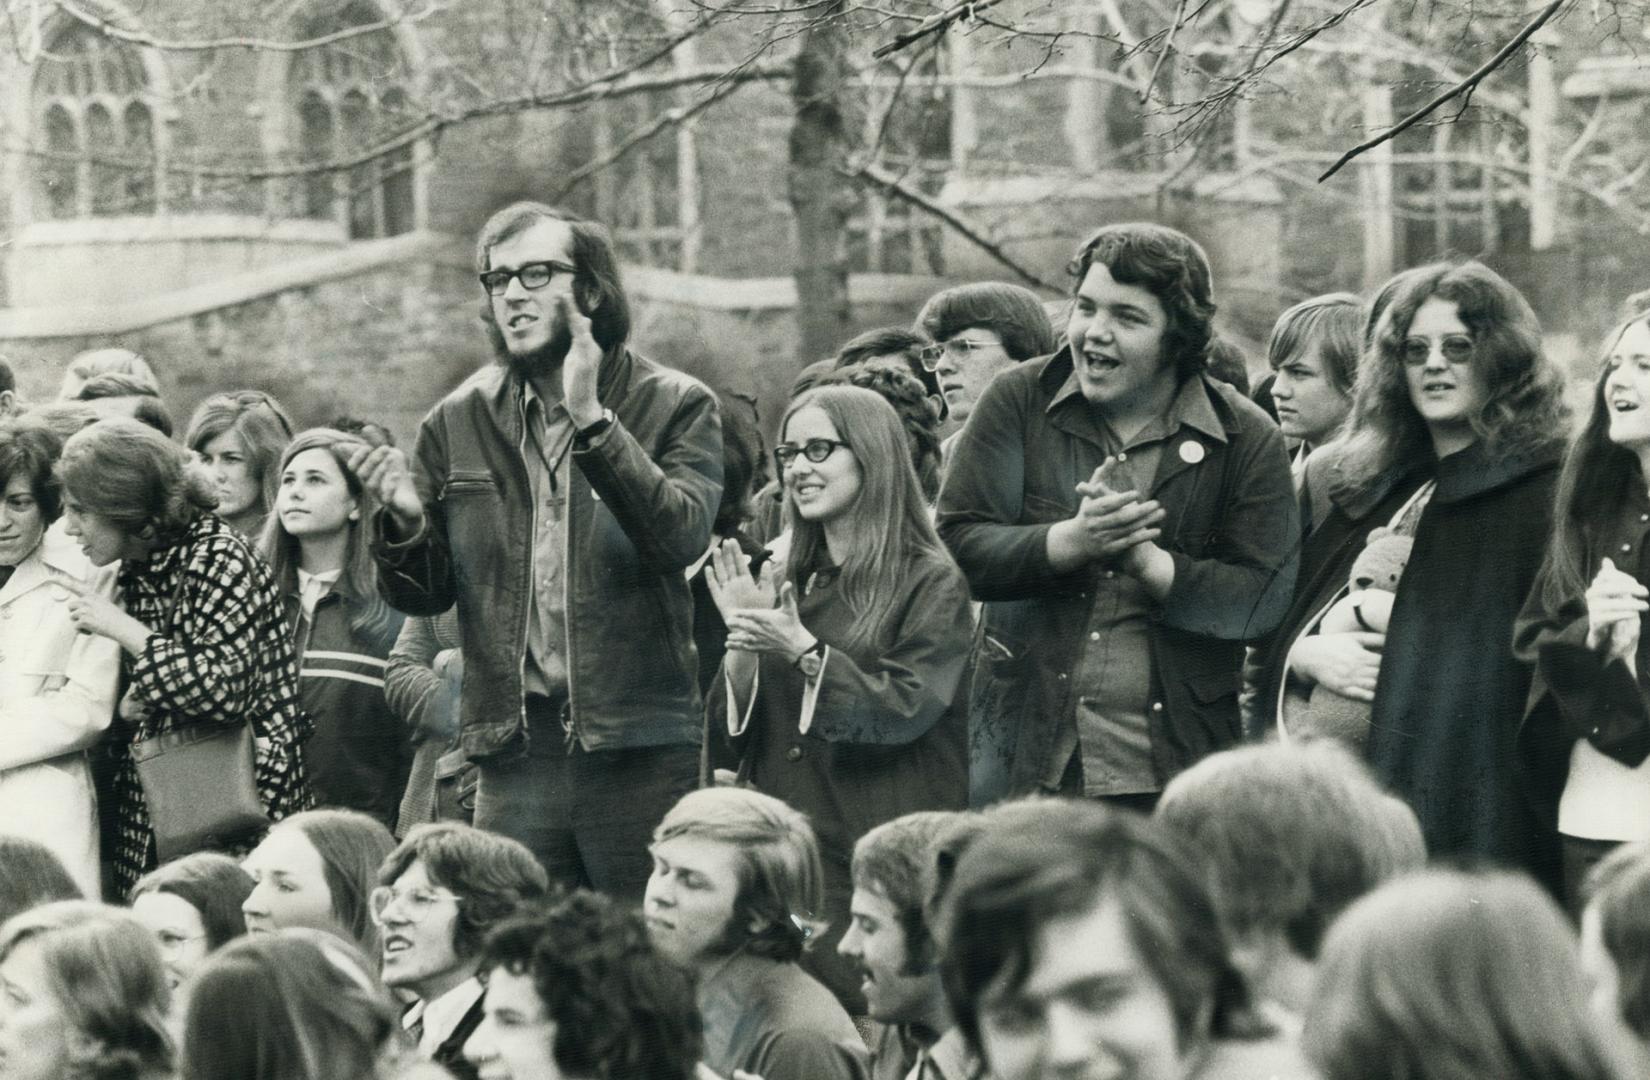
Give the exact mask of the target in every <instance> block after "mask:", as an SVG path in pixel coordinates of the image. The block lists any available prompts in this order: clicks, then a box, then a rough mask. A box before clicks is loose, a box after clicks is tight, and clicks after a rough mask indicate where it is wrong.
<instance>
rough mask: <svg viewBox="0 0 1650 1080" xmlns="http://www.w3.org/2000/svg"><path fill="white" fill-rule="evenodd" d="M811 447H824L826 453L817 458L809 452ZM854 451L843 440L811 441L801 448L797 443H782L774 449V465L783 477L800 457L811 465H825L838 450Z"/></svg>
mask: <svg viewBox="0 0 1650 1080" xmlns="http://www.w3.org/2000/svg"><path fill="white" fill-rule="evenodd" d="M811 446H824V447H825V452H824V453H822V454H820V455H819V456H818V457H815V456H814V455H813V454H812V453H810V452H809V449H808V448H809V447H811ZM852 449H853V447H852V446H849V445H848V444H847V443H845V442H843V441H842V440H841V439H809V440H807V441H806V442H804V443H803V444H802V445H801V446H798V445H796V444H795V443H780V444H779V445H778V446H776V447H774V448H773V464H774V468H775V469H776V470H777V471H778V473H779V475H781V476H783V475H784V474H785V470H786V469H787V468H789V467H790V465H791V463H792V462H794V461H795V460H796V459H797V458H799V457H804V458H807V459H808V461H809V462H810V463H811V464H814V465H823V464H824V463H825V462H826V460H828V459H829V458H830V456H831V455H832V454H834V453H836V452H837V451H838V450H852Z"/></svg>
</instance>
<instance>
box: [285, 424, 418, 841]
mask: <svg viewBox="0 0 1650 1080" xmlns="http://www.w3.org/2000/svg"><path fill="white" fill-rule="evenodd" d="M366 446H367V444H366V443H364V442H362V441H361V440H359V439H356V438H354V437H352V436H349V435H345V434H344V433H343V432H341V431H333V430H332V429H330V428H312V429H310V430H309V431H304V432H300V433H299V434H298V435H297V437H295V438H294V439H293V440H292V441H291V442H290V443H288V444H287V447H286V450H285V451H284V452H283V453H282V454H281V461H280V467H279V468H278V469H276V470H275V474H276V476H277V477H278V480H277V485H276V495H275V504H274V513H272V514H270V515H269V521H268V523H267V524H266V525H265V526H264V534H263V538H262V540H261V542H260V548H261V550H262V552H263V555H264V558H266V559H268V560H269V565H270V568H271V569H272V570H274V572H275V586H276V588H277V589H279V590H280V592H281V596H282V599H283V601H284V603H285V605H286V612H287V620H288V623H289V625H290V626H291V628H292V636H293V638H294V641H295V647H296V651H297V653H298V659H299V661H300V672H301V674H300V677H299V682H298V693H299V701H300V703H301V704H302V706H303V709H304V712H305V713H307V714H308V715H309V718H310V722H311V723H312V724H313V725H314V727H315V734H314V736H313V737H312V738H311V739H310V741H309V742H308V743H307V744H306V745H305V747H304V758H305V764H306V765H307V767H308V770H309V782H310V786H311V788H312V789H313V790H314V792H315V801H316V802H317V803H318V804H320V805H322V806H340V807H344V808H346V809H350V810H360V811H362V812H363V813H367V814H371V815H372V816H373V817H376V818H378V819H379V820H380V821H382V822H383V823H384V824H385V825H386V826H388V827H390V828H394V826H395V815H396V810H397V809H398V807H399V806H400V804H401V793H402V790H403V789H404V788H405V787H406V784H407V769H408V765H409V763H410V761H411V748H410V746H409V744H408V740H407V737H406V732H405V728H404V727H403V725H402V723H401V721H400V718H399V717H397V716H396V714H395V713H394V712H393V711H391V709H390V707H389V704H388V703H387V702H386V701H385V699H384V673H385V669H386V667H387V665H388V661H389V655H390V650H391V649H392V648H393V647H394V646H395V639H396V635H397V634H399V633H400V632H401V615H400V614H399V613H398V612H396V611H395V610H393V609H392V608H391V607H390V606H389V605H388V604H386V603H385V602H384V600H383V598H382V597H380V596H379V595H378V568H377V564H376V563H375V562H374V561H373V557H372V529H371V527H370V525H369V522H370V521H371V520H372V514H373V510H374V509H375V507H374V504H373V503H372V501H371V499H370V498H369V496H368V495H367V493H366V491H365V490H364V489H363V488H362V487H361V481H360V480H359V479H357V478H356V476H355V474H354V473H353V472H351V471H350V470H349V469H348V468H347V467H346V463H347V462H348V461H349V456H350V454H351V453H353V452H355V451H357V450H365V449H366Z"/></svg>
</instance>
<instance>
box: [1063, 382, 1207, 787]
mask: <svg viewBox="0 0 1650 1080" xmlns="http://www.w3.org/2000/svg"><path fill="white" fill-rule="evenodd" d="M1081 392H1082V390H1081V387H1080V386H1079V384H1078V382H1077V375H1076V373H1075V372H1073V373H1072V374H1071V375H1069V376H1067V378H1066V381H1065V382H1064V383H1063V384H1062V385H1061V387H1060V390H1059V392H1058V393H1056V394H1055V395H1054V399H1053V400H1052V401H1051V402H1050V403H1049V409H1050V410H1053V409H1055V408H1057V407H1059V406H1060V405H1061V404H1062V403H1063V402H1065V401H1067V400H1068V399H1070V398H1071V397H1072V395H1074V394H1080V393H1081ZM1082 416H1083V418H1084V419H1085V420H1086V421H1087V422H1088V423H1089V425H1090V428H1091V430H1090V432H1089V435H1090V437H1091V438H1092V440H1093V441H1094V442H1095V443H1096V444H1098V446H1099V447H1101V448H1103V449H1104V453H1105V455H1106V456H1114V457H1117V458H1118V459H1119V460H1118V466H1117V467H1118V469H1119V470H1120V471H1121V472H1122V473H1123V475H1124V477H1125V478H1126V486H1127V487H1129V488H1132V489H1133V490H1135V491H1138V492H1140V494H1141V497H1142V498H1143V499H1148V498H1150V497H1151V495H1152V492H1153V490H1154V488H1155V486H1156V479H1157V475H1158V467H1159V465H1160V464H1161V463H1162V460H1163V455H1164V454H1165V453H1169V452H1175V453H1182V454H1193V455H1196V456H1195V458H1190V457H1189V458H1187V460H1189V461H1190V460H1201V458H1202V456H1203V454H1204V453H1205V451H1204V448H1203V444H1202V443H1201V442H1198V441H1196V440H1195V439H1191V440H1187V441H1183V442H1180V443H1179V444H1178V445H1175V439H1176V436H1177V435H1179V434H1180V431H1181V429H1182V428H1183V427H1189V428H1192V429H1194V430H1196V431H1199V432H1202V433H1204V434H1206V435H1210V436H1213V437H1216V438H1221V439H1224V438H1225V429H1224V428H1223V427H1222V425H1221V422H1220V418H1219V417H1218V416H1217V415H1216V414H1215V411H1214V407H1213V406H1212V405H1210V404H1209V397H1208V394H1207V392H1206V391H1205V390H1204V389H1203V383H1202V380H1199V379H1188V380H1186V381H1185V382H1183V383H1182V384H1181V386H1180V389H1179V391H1178V392H1177V393H1176V394H1175V396H1174V398H1173V399H1172V400H1171V401H1170V403H1169V408H1168V410H1167V411H1166V412H1165V413H1164V414H1163V415H1161V416H1158V417H1155V418H1153V419H1152V420H1150V421H1149V422H1148V423H1147V424H1146V425H1145V427H1143V428H1141V429H1140V430H1139V431H1138V432H1136V433H1135V434H1134V435H1133V436H1132V437H1130V438H1129V439H1127V440H1124V439H1123V438H1121V437H1119V436H1118V434H1117V433H1116V432H1115V431H1113V430H1112V429H1111V426H1110V425H1109V424H1107V423H1106V421H1105V418H1104V417H1103V416H1101V415H1100V414H1099V412H1098V411H1097V410H1094V409H1085V410H1083V412H1082ZM1188 448H1193V449H1188ZM1098 464H1099V463H1098V462H1096V465H1098ZM1152 607H1153V601H1152V598H1151V596H1150V595H1149V594H1148V593H1147V592H1146V589H1145V586H1143V585H1142V584H1141V583H1140V582H1139V581H1138V580H1136V579H1135V578H1133V577H1132V576H1130V575H1128V574H1125V573H1121V572H1119V571H1117V570H1115V569H1113V568H1103V569H1101V570H1100V571H1099V573H1098V574H1097V576H1096V578H1095V580H1094V582H1093V599H1092V601H1091V603H1090V605H1089V613H1088V620H1087V623H1086V625H1085V626H1084V627H1083V638H1084V640H1083V647H1082V651H1081V653H1080V654H1079V656H1078V660H1077V666H1076V670H1075V671H1074V672H1073V678H1074V679H1075V683H1074V685H1073V695H1072V696H1073V699H1074V701H1075V703H1076V721H1077V722H1076V724H1075V726H1074V727H1072V728H1071V729H1069V730H1068V731H1067V733H1066V736H1065V738H1063V739H1062V740H1060V741H1059V743H1058V744H1057V747H1056V753H1055V755H1054V757H1053V760H1051V761H1050V762H1049V763H1048V771H1047V772H1046V773H1045V775H1044V782H1045V783H1046V784H1048V785H1049V786H1050V787H1058V785H1059V783H1060V778H1061V776H1062V775H1063V774H1064V773H1065V769H1066V766H1067V764H1068V762H1069V761H1070V759H1071V755H1072V754H1073V753H1078V754H1081V757H1082V764H1083V794H1085V795H1089V796H1101V795H1133V794H1141V793H1146V792H1153V791H1158V790H1160V789H1161V788H1162V786H1163V785H1162V781H1161V780H1160V779H1159V778H1158V775H1157V769H1156V766H1155V765H1154V764H1153V761H1152V738H1151V723H1152V720H1153V718H1154V716H1156V715H1157V713H1156V712H1154V710H1153V705H1154V703H1153V701H1152V661H1151V644H1150V638H1149V635H1148V619H1149V617H1150V615H1151V612H1152ZM1157 712H1161V709H1160V708H1159V709H1158V710H1157Z"/></svg>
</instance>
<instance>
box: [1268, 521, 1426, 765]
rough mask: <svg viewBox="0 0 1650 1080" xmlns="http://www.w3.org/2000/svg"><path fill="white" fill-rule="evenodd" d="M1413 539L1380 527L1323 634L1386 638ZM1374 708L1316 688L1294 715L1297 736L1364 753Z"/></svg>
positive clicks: (1327, 615)
mask: <svg viewBox="0 0 1650 1080" xmlns="http://www.w3.org/2000/svg"><path fill="white" fill-rule="evenodd" d="M1414 546H1415V540H1414V538H1413V537H1410V536H1405V535H1403V534H1402V533H1397V532H1393V531H1392V530H1391V529H1387V528H1379V529H1375V530H1374V531H1372V532H1371V533H1370V534H1369V540H1368V541H1367V542H1366V543H1365V545H1364V549H1363V551H1361V552H1359V553H1358V558H1357V560H1356V561H1355V562H1354V563H1353V564H1352V571H1351V573H1349V574H1348V575H1347V591H1346V594H1345V595H1344V596H1342V597H1341V598H1340V599H1339V600H1337V601H1335V603H1334V604H1333V605H1332V606H1331V607H1330V608H1329V610H1328V611H1327V612H1325V613H1324V616H1323V619H1322V620H1320V621H1319V623H1318V631H1319V632H1320V633H1324V634H1343V633H1358V632H1363V633H1372V634H1385V633H1386V628H1387V624H1388V622H1389V621H1390V620H1391V618H1392V602H1393V600H1394V599H1396V597H1397V592H1398V580H1399V578H1401V577H1403V574H1404V566H1405V565H1406V564H1407V563H1408V562H1409V553H1410V549H1411V548H1413V547H1414ZM1369 717H1370V704H1369V702H1367V701H1355V700H1353V699H1352V698H1349V697H1346V696H1344V695H1342V694H1337V693H1336V692H1335V691H1333V690H1330V689H1329V688H1328V687H1325V686H1322V685H1318V686H1314V687H1313V688H1312V692H1311V696H1310V697H1309V698H1308V699H1307V702H1306V707H1305V708H1304V709H1302V710H1300V712H1299V714H1298V715H1297V716H1295V717H1291V718H1290V719H1291V722H1290V724H1289V728H1290V732H1291V734H1295V735H1300V736H1303V737H1308V738H1322V737H1328V738H1334V739H1339V740H1340V741H1341V742H1344V743H1347V744H1348V745H1350V746H1353V747H1356V748H1359V749H1361V748H1362V747H1363V745H1364V744H1365V743H1366V742H1367V741H1368V740H1369Z"/></svg>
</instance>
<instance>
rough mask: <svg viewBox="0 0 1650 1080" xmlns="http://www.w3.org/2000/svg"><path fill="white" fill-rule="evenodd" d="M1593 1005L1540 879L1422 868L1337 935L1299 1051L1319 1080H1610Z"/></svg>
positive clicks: (1351, 914)
mask: <svg viewBox="0 0 1650 1080" xmlns="http://www.w3.org/2000/svg"><path fill="white" fill-rule="evenodd" d="M1586 997H1587V995H1586V990H1585V987H1584V986H1583V984H1582V978H1581V973H1580V969H1579V966H1578V963H1577V956H1576V947H1575V943H1574V939H1573V935H1572V933H1571V930H1570V927H1569V925H1568V923H1567V922H1566V920H1565V918H1564V915H1563V913H1562V912H1560V911H1559V910H1558V908H1557V906H1556V905H1554V903H1553V902H1552V900H1551V899H1550V898H1548V896H1547V895H1546V894H1545V893H1543V892H1542V891H1541V889H1540V888H1539V887H1538V886H1537V885H1536V884H1535V883H1534V882H1533V881H1531V880H1530V879H1528V878H1526V877H1523V876H1521V875H1516V874H1511V873H1506V872H1476V873H1471V872H1464V871H1457V870H1428V871H1423V872H1421V873H1418V874H1414V875H1410V876H1406V877H1400V878H1397V879H1395V880H1393V881H1390V882H1388V883H1386V884H1385V885H1383V886H1381V887H1380V888H1379V889H1377V890H1375V891H1374V892H1373V893H1371V894H1370V895H1369V896H1367V897H1365V898H1363V899H1362V900H1359V901H1358V902H1357V903H1355V904H1354V905H1352V907H1351V908H1349V909H1348V910H1347V911H1346V913H1345V914H1344V915H1343V916H1342V917H1341V919H1340V920H1339V921H1338V922H1336V924H1335V925H1334V926H1333V927H1331V928H1330V931H1329V934H1328V936H1327V937H1326V938H1325V940H1324V945H1323V951H1322V956H1321V959H1320V961H1319V965H1318V975H1317V983H1316V987H1315V989H1314V993H1313V998H1312V1003H1311V1005H1310V1007H1309V1009H1308V1011H1307V1014H1306V1025H1305V1036H1304V1040H1303V1043H1304V1048H1305V1050H1306V1052H1307V1056H1308V1057H1309V1058H1310V1059H1311V1060H1312V1062H1313V1064H1314V1065H1315V1066H1316V1067H1317V1068H1318V1069H1319V1071H1320V1072H1321V1073H1322V1075H1323V1077H1324V1080H1480V1078H1483V1077H1492V1076H1493V1077H1495V1078H1496V1080H1610V1077H1611V1076H1612V1072H1611V1070H1610V1068H1609V1066H1608V1065H1607V1064H1606V1061H1605V1055H1604V1052H1603V1051H1602V1049H1601V1044H1600V1040H1599V1033H1598V1030H1597V1029H1596V1027H1595V1026H1594V1024H1593V1021H1592V1019H1591V1018H1590V1016H1589V1015H1588V1013H1587V1009H1586Z"/></svg>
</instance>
